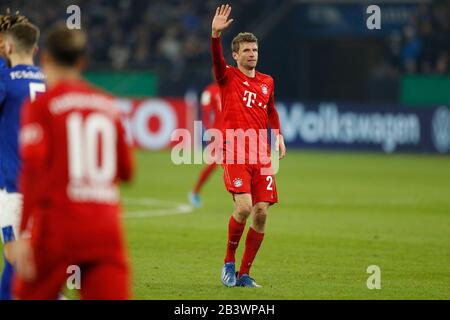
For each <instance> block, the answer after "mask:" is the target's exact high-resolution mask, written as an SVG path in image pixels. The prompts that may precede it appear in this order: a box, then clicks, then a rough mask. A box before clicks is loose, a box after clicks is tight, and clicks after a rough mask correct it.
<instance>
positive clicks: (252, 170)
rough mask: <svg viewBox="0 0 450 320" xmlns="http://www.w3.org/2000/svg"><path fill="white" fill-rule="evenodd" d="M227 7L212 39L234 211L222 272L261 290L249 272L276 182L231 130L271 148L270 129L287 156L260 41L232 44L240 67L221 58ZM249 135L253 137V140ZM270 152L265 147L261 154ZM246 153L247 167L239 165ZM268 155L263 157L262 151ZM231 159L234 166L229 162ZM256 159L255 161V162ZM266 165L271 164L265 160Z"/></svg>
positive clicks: (219, 13) (232, 281)
mask: <svg viewBox="0 0 450 320" xmlns="http://www.w3.org/2000/svg"><path fill="white" fill-rule="evenodd" d="M230 13H231V7H230V6H229V5H222V6H220V7H219V8H217V10H216V13H215V16H214V19H213V22H212V34H211V52H212V60H213V66H214V73H215V77H216V81H217V83H218V84H219V86H220V89H221V98H222V132H223V136H224V137H225V138H224V159H223V165H222V166H223V168H224V182H225V186H226V188H227V190H228V191H229V192H230V193H231V194H232V196H233V200H234V204H235V211H234V212H233V214H232V216H231V217H230V220H229V224H228V244H227V251H226V257H225V264H224V267H223V269H222V276H221V279H222V283H223V284H224V285H225V286H228V287H233V286H241V287H260V285H258V284H257V283H256V281H255V280H254V279H253V278H251V277H250V275H249V274H250V268H251V265H252V263H253V261H254V259H255V256H256V254H257V252H258V250H259V248H260V246H261V243H262V241H263V238H264V231H265V225H266V219H267V214H268V209H269V207H270V206H271V205H272V204H274V203H276V202H277V201H278V195H277V189H276V184H275V177H274V173H273V171H270V170H263V169H267V168H269V169H270V168H271V163H270V158H269V161H263V160H262V159H261V157H257V158H255V157H253V155H254V154H257V155H258V156H260V154H259V153H260V152H259V151H260V150H261V149H258V151H256V150H254V149H252V147H251V143H249V145H247V144H246V145H245V148H242V147H240V146H239V145H236V144H235V142H234V141H233V140H234V138H235V137H234V136H231V139H229V135H228V132H229V131H232V132H233V131H239V130H240V131H244V132H256V137H257V139H259V140H258V145H259V144H261V143H266V144H267V135H265V136H264V135H263V137H265V139H264V138H263V139H260V138H259V137H260V134H261V132H263V133H264V132H265V133H267V131H268V129H269V127H270V128H271V129H272V130H273V132H275V135H276V140H277V142H276V146H277V150H279V151H280V159H282V158H283V157H284V156H285V154H286V148H285V145H284V140H283V136H282V135H281V131H280V121H279V117H278V113H277V110H276V108H275V103H274V81H273V79H272V77H271V76H269V75H266V74H263V73H260V72H257V71H256V65H257V62H258V40H257V38H256V37H255V36H254V35H253V34H251V33H239V34H238V35H237V36H236V37H235V38H234V39H233V41H232V55H233V59H234V60H235V61H236V64H237V67H233V66H230V65H227V64H226V62H225V59H224V57H223V52H222V44H221V33H222V31H223V30H224V29H226V28H228V27H229V26H230V25H231V23H232V22H233V19H228V18H229V16H230ZM250 136H251V135H250ZM264 149H265V150H266V151H267V148H263V150H264ZM242 152H244V153H245V155H244V158H245V159H244V160H245V161H244V162H243V163H242V162H239V161H236V160H238V159H239V154H240V153H242ZM263 153H264V152H263ZM230 158H231V159H232V161H230ZM252 159H256V161H253V162H252ZM265 160H267V159H265ZM250 216H251V217H252V223H251V225H250V228H249V231H248V233H247V237H246V240H245V249H244V255H243V258H242V262H241V266H240V269H239V271H238V272H236V271H235V254H236V249H237V247H238V245H239V241H240V239H241V236H242V234H243V232H244V228H245V224H246V221H247V219H248V217H250Z"/></svg>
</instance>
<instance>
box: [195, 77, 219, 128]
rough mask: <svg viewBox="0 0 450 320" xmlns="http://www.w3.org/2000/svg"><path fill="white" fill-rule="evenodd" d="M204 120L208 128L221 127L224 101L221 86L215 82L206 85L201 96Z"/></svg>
mask: <svg viewBox="0 0 450 320" xmlns="http://www.w3.org/2000/svg"><path fill="white" fill-rule="evenodd" d="M200 102H201V104H202V120H203V125H204V126H205V128H207V129H211V128H220V127H221V121H220V120H221V111H222V102H221V97H220V87H219V85H218V84H217V83H215V82H213V83H211V84H210V85H208V86H207V87H206V89H205V90H204V91H203V93H202V96H201V101H200Z"/></svg>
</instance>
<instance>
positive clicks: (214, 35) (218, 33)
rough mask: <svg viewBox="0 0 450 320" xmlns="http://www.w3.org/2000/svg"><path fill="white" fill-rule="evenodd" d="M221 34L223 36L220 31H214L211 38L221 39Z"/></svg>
mask: <svg viewBox="0 0 450 320" xmlns="http://www.w3.org/2000/svg"><path fill="white" fill-rule="evenodd" d="M221 34H222V32H220V31H216V30H212V32H211V37H213V38H220V36H221Z"/></svg>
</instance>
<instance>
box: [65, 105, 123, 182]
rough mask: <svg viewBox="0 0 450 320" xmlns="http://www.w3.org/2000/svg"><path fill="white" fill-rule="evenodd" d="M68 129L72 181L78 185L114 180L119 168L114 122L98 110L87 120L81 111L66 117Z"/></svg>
mask: <svg viewBox="0 0 450 320" xmlns="http://www.w3.org/2000/svg"><path fill="white" fill-rule="evenodd" d="M67 130H68V132H67V134H68V139H69V141H68V143H69V146H68V147H69V154H68V156H69V174H70V180H71V181H72V182H73V183H78V184H83V182H88V183H111V182H112V181H113V180H114V178H115V175H116V170H117V154H116V141H117V132H116V128H115V126H114V123H113V122H112V121H111V120H110V119H109V118H107V117H106V116H104V115H102V114H98V113H94V114H91V115H88V116H87V117H86V119H84V120H83V116H82V115H81V114H80V113H73V114H71V115H70V116H69V117H68V118H67ZM100 139H101V142H102V143H101V149H100V152H99V145H100ZM99 156H100V159H99Z"/></svg>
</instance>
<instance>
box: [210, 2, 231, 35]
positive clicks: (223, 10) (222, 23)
mask: <svg viewBox="0 0 450 320" xmlns="http://www.w3.org/2000/svg"><path fill="white" fill-rule="evenodd" d="M230 13H231V7H230V6H229V5H228V4H227V5H221V6H220V7H218V8H217V10H216V14H215V15H214V19H213V22H212V36H213V37H214V38H217V37H220V34H221V32H222V31H223V30H224V29H226V28H228V27H229V26H230V24H231V23H232V22H233V19H230V20H228V17H229V16H230Z"/></svg>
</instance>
